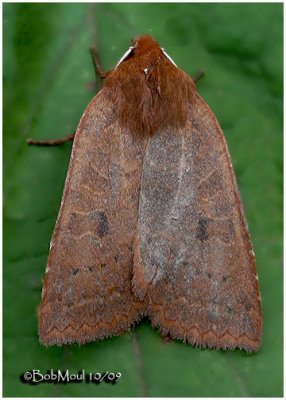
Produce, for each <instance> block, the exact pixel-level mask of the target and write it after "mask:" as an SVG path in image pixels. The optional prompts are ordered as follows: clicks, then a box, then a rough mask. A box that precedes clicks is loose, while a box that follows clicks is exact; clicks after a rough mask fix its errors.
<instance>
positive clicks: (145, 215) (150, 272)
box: [133, 93, 262, 351]
mask: <svg viewBox="0 0 286 400" xmlns="http://www.w3.org/2000/svg"><path fill="white" fill-rule="evenodd" d="M189 110H190V111H189V118H188V121H187V124H186V126H185V127H183V128H182V129H177V130H172V129H165V130H162V131H158V132H157V134H156V135H155V136H154V137H152V138H150V140H149V144H148V147H147V151H146V156H145V160H144V167H143V173H142V183H141V193H140V206H139V225H138V236H137V240H136V249H135V268H134V277H133V290H134V293H135V294H137V295H138V296H139V297H140V298H141V299H143V298H144V296H145V297H148V298H149V315H150V318H151V321H152V324H153V325H156V326H159V328H160V330H161V331H162V332H163V333H164V334H168V333H170V335H171V336H172V337H173V338H179V339H183V340H186V341H188V342H190V343H192V344H194V345H198V346H202V347H205V346H209V347H215V348H221V349H227V348H229V349H233V348H236V347H238V348H243V349H245V350H249V351H251V350H257V349H258V347H259V346H260V342H261V324H262V320H261V310H260V296H259V289H258V282H257V275H256V268H255V258H254V253H253V249H252V245H251V241H250V237H249V233H248V229H247V225H246V222H245V219H244V215H243V210H242V205H241V201H240V197H239V193H238V189H237V184H236V180H235V176H234V172H233V168H232V165H231V161H230V156H229V152H228V149H227V145H226V142H225V139H224V136H223V133H222V131H221V129H220V127H219V125H218V122H217V120H216V119H215V117H214V115H213V113H212V112H211V110H210V109H209V108H208V106H207V105H206V104H205V103H204V101H203V100H202V99H201V98H200V97H199V95H198V94H197V93H196V94H195V95H194V98H193V101H192V103H191V104H190V109H189Z"/></svg>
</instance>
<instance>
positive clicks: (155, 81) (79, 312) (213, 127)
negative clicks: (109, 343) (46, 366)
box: [39, 36, 262, 351]
mask: <svg viewBox="0 0 286 400" xmlns="http://www.w3.org/2000/svg"><path fill="white" fill-rule="evenodd" d="M143 316H148V317H149V318H150V320H151V323H152V326H154V327H158V328H159V330H160V332H161V333H162V334H163V335H169V336H170V337H171V338H174V339H181V340H183V341H184V342H188V343H190V344H192V345H195V346H200V347H211V348H216V349H224V350H225V349H234V348H240V349H245V350H246V351H254V350H257V349H258V348H259V346H260V343H261V329H262V316H261V307H260V294H259V288H258V281H257V275H256V266H255V257H254V252H253V248H252V244H251V241H250V236H249V232H248V228H247V225H246V221H245V218H244V213H243V208H242V204H241V201H240V196H239V192H238V188H237V184H236V179H235V175H234V171H233V167H232V164H231V160H230V156H229V152H228V148H227V144H226V141H225V139H224V136H223V133H222V130H221V128H220V126H219V124H218V122H217V120H216V118H215V116H214V115H213V113H212V111H211V110H210V108H209V107H208V106H207V105H206V103H205V102H204V101H203V100H202V99H201V97H200V96H199V94H198V93H197V91H196V85H195V83H194V81H193V80H192V79H191V78H190V77H189V76H188V75H187V74H186V73H185V72H183V71H182V70H181V69H180V68H178V67H177V66H176V64H175V63H174V62H173V61H172V59H171V58H170V57H169V56H168V55H167V53H166V52H165V51H164V50H163V49H162V48H160V46H159V45H158V43H157V42H155V41H154V40H153V39H152V37H151V36H140V37H139V38H137V39H133V40H132V46H131V47H130V48H129V50H128V51H127V52H126V53H125V54H124V56H123V57H122V58H121V60H120V61H119V62H118V64H117V65H116V66H115V68H114V69H113V70H111V71H110V72H109V73H108V74H107V77H106V79H105V82H104V85H103V88H102V89H101V90H100V91H99V93H98V94H97V95H96V96H95V97H94V99H93V100H92V101H91V102H90V104H89V105H88V107H87V109H86V110H85V112H84V114H83V116H82V118H81V120H80V123H79V126H78V128H77V131H76V134H75V137H74V143H73V148H72V154H71V159H70V165H69V169H68V173H67V177H66V182H65V188H64V193H63V197H62V202H61V207H60V211H59V215H58V218H57V222H56V226H55V229H54V233H53V236H52V240H51V244H50V253H49V258H48V263H47V268H46V276H45V279H44V284H43V291H42V302H41V305H40V309H39V337H40V341H41V342H42V343H43V344H45V345H53V344H56V345H62V344H65V343H73V342H77V343H86V342H90V341H93V340H98V339H104V338H106V337H109V336H114V335H120V334H121V333H123V332H125V331H128V330H130V327H131V326H132V325H133V324H135V323H136V322H138V321H140V319H141V318H142V317H143Z"/></svg>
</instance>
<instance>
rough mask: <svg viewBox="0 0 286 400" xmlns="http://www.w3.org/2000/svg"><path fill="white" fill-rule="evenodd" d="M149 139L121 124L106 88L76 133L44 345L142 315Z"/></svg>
mask: <svg viewBox="0 0 286 400" xmlns="http://www.w3.org/2000/svg"><path fill="white" fill-rule="evenodd" d="M146 143H147V142H146V140H145V139H144V138H138V137H136V136H134V135H132V134H131V132H130V131H125V130H124V129H122V128H121V127H120V126H119V125H118V123H117V121H116V120H115V119H114V105H113V104H112V103H111V101H110V100H108V97H107V96H106V95H105V92H104V89H103V90H102V91H101V92H100V93H99V94H98V95H97V96H96V97H95V98H94V99H93V100H92V102H91V103H90V105H89V106H88V108H87V109H86V111H85V113H84V115H83V117H82V119H81V121H80V124H79V127H78V130H77V132H76V135H75V140H74V144H73V151H72V155H71V161H70V166H69V170H68V175H67V179H66V184H65V189H64V194H63V199H62V203H61V208H60V212H59V215H58V219H57V223H56V227H55V230H54V234H53V237H52V241H51V248H50V255H49V259H48V264H47V269H46V277H45V281H44V286H43V293H42V303H41V306H40V311H39V335H40V340H41V342H42V343H44V344H47V345H51V344H58V345H60V344H62V343H72V342H75V341H76V342H79V343H84V342H88V341H91V340H95V339H102V338H104V337H107V336H111V335H116V334H119V333H121V332H123V331H124V330H127V329H129V327H130V324H132V323H133V322H134V321H136V320H138V319H139V318H140V315H141V314H142V312H143V309H144V306H143V304H142V302H140V301H139V300H138V299H136V298H135V297H134V296H133V294H132V291H131V279H132V271H133V247H134V239H135V235H136V229H137V223H138V202H139V191H140V179H141V172H142V165H143V158H144V153H145V149H146Z"/></svg>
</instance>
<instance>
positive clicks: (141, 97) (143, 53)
mask: <svg viewBox="0 0 286 400" xmlns="http://www.w3.org/2000/svg"><path fill="white" fill-rule="evenodd" d="M132 44H133V46H132V47H131V48H130V52H129V54H126V57H125V58H124V59H123V60H122V61H121V62H120V63H119V64H118V65H117V66H116V67H115V69H113V70H112V71H110V72H109V73H108V76H107V78H106V81H105V85H104V89H105V90H107V91H108V94H109V96H110V98H111V100H112V101H113V102H114V104H115V117H117V119H118V121H119V123H120V124H122V125H123V126H126V128H129V129H130V130H132V131H133V132H134V134H136V133H140V134H150V135H154V134H155V133H156V131H158V130H160V129H164V128H166V127H168V126H170V127H180V126H183V125H184V124H185V122H186V119H187V117H188V112H189V107H190V102H191V99H192V95H193V93H194V91H195V85H194V82H193V80H192V79H191V78H190V77H189V76H188V75H187V74H185V73H184V71H182V70H181V69H179V68H178V67H176V66H175V65H174V64H173V63H172V61H170V60H169V59H168V57H167V56H166V55H165V54H164V52H163V51H162V49H161V48H160V47H159V45H158V43H157V42H155V41H154V40H153V39H152V37H151V36H140V37H139V38H137V39H133V40H132Z"/></svg>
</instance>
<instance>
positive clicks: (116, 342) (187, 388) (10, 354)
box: [3, 3, 283, 397]
mask: <svg viewBox="0 0 286 400" xmlns="http://www.w3.org/2000/svg"><path fill="white" fill-rule="evenodd" d="M3 28H4V37H3V46H4V60H3V65H4V133H3V140H4V275H3V282H4V303H3V305H4V339H3V345H4V366H3V368H4V395H5V396H18V397H22V396H45V397H48V396H56V397H61V396H74V397H76V396H92V397H96V396H143V395H144V396H190V397H191V396H226V397H231V396H257V397H260V396H275V397H276V396H282V395H283V391H282V382H283V380H282V379H283V378H282V377H283V370H282V362H283V359H282V357H283V333H282V317H283V315H282V291H283V276H282V221H283V219H282V170H283V158H282V141H283V136H282V131H283V130H282V129H283V114H282V110H283V105H282V99H283V75H282V73H283V72H282V71H283V64H282V56H283V53H282V52H283V39H282V38H283V36H282V35H283V5H282V3H280V4H279V3H278V4H277V3H276V4H275V3H272V4H271V3H264V4H262V3H261V4H259V3H254V4H251V3H244V4H243V3H240V4H235V3H232V4H227V3H213V4H207V3H198V4H195V3H181V4H179V3H161V4H148V3H129V4H128V3H121V4H120V3H117V4H116V3H110V4H104V3H102V4H98V5H92V4H85V3H67V4H63V3H57V4H55V3H54V4H43V3H42V4H29V3H22V4H17V3H14V4H8V3H6V4H4V5H3ZM94 28H96V30H97V34H98V38H97V40H98V47H99V51H100V55H101V59H102V63H103V66H104V68H105V69H111V68H112V67H113V66H114V64H115V63H116V62H117V61H118V59H119V58H120V57H121V56H122V54H123V53H124V52H125V51H126V49H127V48H128V47H129V46H130V40H131V38H133V37H136V36H138V35H139V34H144V33H150V34H152V35H153V37H154V38H155V39H156V40H158V41H159V43H160V45H161V46H162V47H164V48H165V49H166V51H167V52H168V54H169V55H170V56H171V57H172V58H173V59H174V61H175V62H176V64H177V65H178V66H179V67H181V68H182V69H184V70H185V71H186V72H187V73H188V74H190V75H195V74H196V73H197V72H198V71H199V70H201V69H203V70H205V71H206V76H205V77H204V78H203V79H202V80H200V81H199V82H198V85H197V88H198V92H199V93H200V94H201V96H202V97H203V99H204V100H205V101H206V102H207V104H209V106H210V107H211V109H212V110H213V112H214V114H215V115H216V116H217V118H218V120H219V122H220V124H221V126H222V129H223V131H224V134H225V136H226V139H227V142H228V145H229V149H230V153H231V156H232V161H233V165H234V169H235V172H236V176H237V180H238V185H239V189H240V193H241V196H242V201H243V204H244V208H245V214H246V217H247V221H248V225H249V230H250V233H251V237H252V241H253V245H254V249H255V253H256V260H257V270H258V275H259V283H260V289H261V295H262V311H263V322H264V325H263V344H262V347H261V349H260V350H259V351H258V352H257V353H255V354H247V353H245V352H244V351H239V350H236V351H233V352H223V351H212V350H200V349H197V348H194V347H192V346H190V345H185V344H183V343H181V342H179V341H173V342H171V343H170V344H167V345H166V344H163V343H162V342H161V338H160V335H159V334H158V332H157V331H156V330H154V329H152V328H151V326H150V324H149V321H148V320H146V321H143V322H142V323H141V324H140V325H139V326H137V327H136V328H135V329H133V330H132V332H131V333H126V334H125V335H122V336H120V337H116V338H111V339H107V340H104V341H102V342H98V343H89V344H87V345H84V346H77V345H74V346H64V347H62V348H56V347H52V348H45V347H44V346H42V345H40V344H39V341H38V335H37V307H38V305H39V303H40V299H41V286H42V282H41V280H42V278H43V276H44V271H45V265H46V261H47V256H48V250H49V242H50V238H51V234H52V231H53V227H54V224H55V220H56V217H57V213H58V209H59V205H60V200H61V195H62V191H63V186H64V180H65V175H66V171H67V166H68V162H69V157H70V152H71V143H68V144H65V145H64V146H62V147H57V148H37V147H29V146H27V145H26V143H25V140H26V138H27V137H33V138H35V139H55V138H59V137H63V136H66V135H68V134H71V133H73V132H74V131H75V129H76V126H77V124H78V122H79V119H80V117H81V115H82V113H83V111H84V109H85V108H86V106H87V104H88V102H89V101H90V100H91V98H92V97H93V95H94V94H95V90H94V89H92V85H91V83H92V82H93V80H94V70H93V66H92V63H91V60H90V55H89V52H88V48H89V46H90V45H91V44H92V41H93V31H94ZM50 368H54V369H62V370H64V369H69V370H70V372H77V371H78V370H80V369H83V368H84V369H85V370H86V371H87V372H97V371H99V372H103V371H112V372H117V371H121V372H122V378H121V380H120V381H119V382H118V383H117V385H115V386H111V385H108V384H105V383H102V384H101V385H99V386H96V385H87V384H85V383H81V384H70V385H66V386H64V385H51V384H43V385H39V386H29V385H27V384H26V385H25V384H23V383H22V382H20V380H19V376H20V374H21V373H23V372H25V371H27V370H30V369H40V370H41V371H42V372H45V371H46V370H48V369H50Z"/></svg>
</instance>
